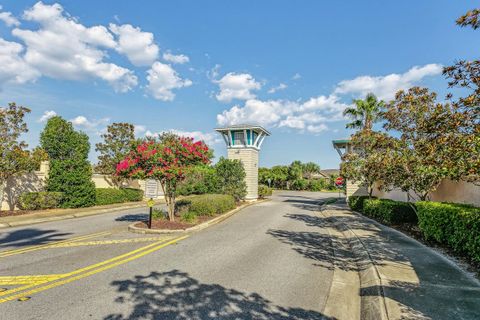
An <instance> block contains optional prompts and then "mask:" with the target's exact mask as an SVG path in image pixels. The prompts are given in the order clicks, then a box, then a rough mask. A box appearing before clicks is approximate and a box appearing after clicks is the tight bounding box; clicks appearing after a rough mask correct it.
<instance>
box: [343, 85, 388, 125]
mask: <svg viewBox="0 0 480 320" xmlns="http://www.w3.org/2000/svg"><path fill="white" fill-rule="evenodd" d="M353 103H354V105H355V106H354V107H348V108H346V109H345V110H344V111H343V115H344V116H346V117H348V118H350V119H351V120H352V122H350V123H347V125H346V128H347V129H364V130H371V129H372V128H373V124H374V123H375V122H378V121H379V120H381V112H382V109H383V107H384V106H385V103H384V102H383V101H382V100H378V99H377V97H376V96H375V95H374V94H373V93H369V94H367V96H366V97H365V99H355V100H353Z"/></svg>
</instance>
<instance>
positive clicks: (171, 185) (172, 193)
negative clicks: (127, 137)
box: [117, 133, 212, 221]
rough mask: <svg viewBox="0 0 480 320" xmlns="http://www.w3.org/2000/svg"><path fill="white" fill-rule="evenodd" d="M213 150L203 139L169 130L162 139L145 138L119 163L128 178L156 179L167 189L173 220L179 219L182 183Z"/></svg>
mask: <svg viewBox="0 0 480 320" xmlns="http://www.w3.org/2000/svg"><path fill="white" fill-rule="evenodd" d="M211 156H212V153H211V151H210V150H209V149H208V147H207V145H206V144H205V143H204V142H203V141H197V142H195V141H193V139H192V138H187V137H179V136H177V135H175V134H171V133H166V134H163V135H161V136H160V138H159V140H158V141H156V140H147V139H146V140H144V141H143V142H142V143H140V144H139V145H138V146H137V147H136V148H135V149H133V150H132V151H131V152H130V153H129V154H128V155H127V156H126V157H125V159H123V160H122V161H120V162H119V163H118V165H117V174H118V175H121V176H124V177H126V178H136V179H147V178H148V179H155V180H157V181H159V182H160V184H161V185H162V188H163V189H164V190H163V191H164V195H165V201H166V203H167V209H168V216H169V219H170V221H173V220H174V219H175V202H176V193H177V186H178V183H179V182H181V181H182V180H184V179H185V175H186V172H187V171H188V169H190V168H191V167H193V166H197V165H200V164H208V163H209V162H210V158H211Z"/></svg>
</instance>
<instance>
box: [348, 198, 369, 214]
mask: <svg viewBox="0 0 480 320" xmlns="http://www.w3.org/2000/svg"><path fill="white" fill-rule="evenodd" d="M367 199H369V197H368V196H350V197H348V206H349V207H350V209H352V210H353V211H357V212H363V205H364V202H365V200H367Z"/></svg>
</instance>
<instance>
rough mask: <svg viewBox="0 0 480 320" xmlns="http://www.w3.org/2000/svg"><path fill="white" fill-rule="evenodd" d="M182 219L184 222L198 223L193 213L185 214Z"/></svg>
mask: <svg viewBox="0 0 480 320" xmlns="http://www.w3.org/2000/svg"><path fill="white" fill-rule="evenodd" d="M180 219H181V220H182V221H184V222H188V223H195V222H196V221H197V215H196V214H195V213H193V212H184V213H182V215H181V217H180Z"/></svg>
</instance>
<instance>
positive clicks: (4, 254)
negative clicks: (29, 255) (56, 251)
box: [0, 231, 111, 258]
mask: <svg viewBox="0 0 480 320" xmlns="http://www.w3.org/2000/svg"><path fill="white" fill-rule="evenodd" d="M109 234H111V232H108V231H103V232H97V233H92V234H88V235H84V236H78V237H73V238H70V239H66V240H60V241H54V242H49V243H46V244H41V245H36V246H30V247H26V248H20V249H13V250H6V251H1V252H0V258H4V257H8V256H13V255H16V254H22V253H26V252H31V251H37V250H42V249H47V248H50V247H52V246H55V245H60V244H68V243H71V242H75V241H81V240H87V239H92V238H97V237H101V236H107V235H109Z"/></svg>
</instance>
